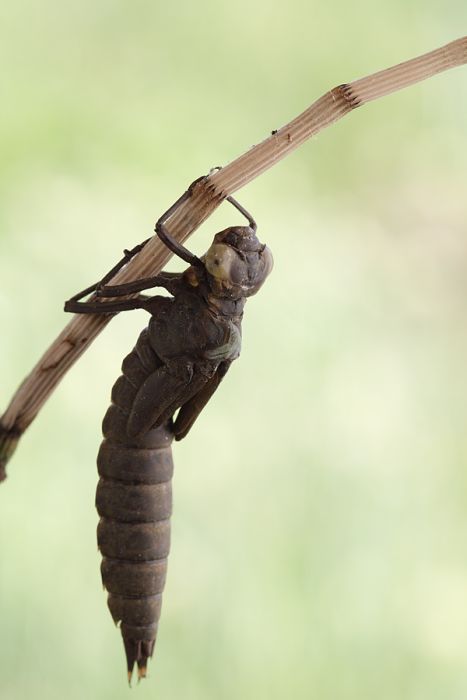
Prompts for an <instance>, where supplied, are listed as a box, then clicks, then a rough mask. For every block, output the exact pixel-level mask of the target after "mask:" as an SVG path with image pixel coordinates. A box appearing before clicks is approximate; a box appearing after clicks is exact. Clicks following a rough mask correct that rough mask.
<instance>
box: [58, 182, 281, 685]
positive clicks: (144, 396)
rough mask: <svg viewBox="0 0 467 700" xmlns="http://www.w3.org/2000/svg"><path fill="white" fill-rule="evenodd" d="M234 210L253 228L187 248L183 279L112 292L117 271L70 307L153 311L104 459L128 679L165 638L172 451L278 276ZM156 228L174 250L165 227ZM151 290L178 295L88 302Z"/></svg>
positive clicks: (126, 367)
mask: <svg viewBox="0 0 467 700" xmlns="http://www.w3.org/2000/svg"><path fill="white" fill-rule="evenodd" d="M189 194H190V191H188V193H187V195H185V196H189ZM231 201H232V202H234V200H231ZM235 206H237V208H239V209H240V211H242V213H243V214H245V215H246V216H247V217H248V218H249V221H250V223H251V225H250V226H247V227H241V226H237V227H232V228H229V229H226V230H225V231H222V232H221V233H218V234H216V236H215V238H214V242H213V244H212V245H211V247H210V248H209V250H208V252H207V253H206V255H205V256H204V257H203V258H201V259H198V258H196V257H195V256H192V255H191V254H190V253H189V252H188V251H186V249H184V248H182V249H181V257H184V259H187V260H193V263H192V264H191V266H190V267H189V268H188V269H187V270H185V272H184V273H167V272H162V273H160V274H159V275H157V276H156V277H153V278H148V279H145V280H137V281H135V282H133V283H128V284H126V285H120V286H114V287H106V286H105V280H106V279H107V278H109V277H111V276H112V274H114V272H115V270H116V269H120V267H121V264H122V263H119V265H117V267H116V268H114V269H113V270H112V271H111V272H110V273H109V274H108V275H107V276H106V278H104V282H103V283H101V284H98V285H93V287H90V288H87V289H86V290H84V291H83V292H80V293H78V294H77V295H75V297H73V298H72V299H70V300H69V301H68V302H66V304H65V309H66V310H67V311H73V312H78V313H106V312H107V313H109V312H110V313H112V312H118V311H123V310H127V309H135V308H143V309H145V310H146V311H148V312H149V313H150V314H151V319H150V321H149V324H148V327H147V329H146V330H144V331H143V332H142V333H141V335H140V337H139V339H138V342H137V344H136V346H135V348H134V349H133V351H132V352H131V353H130V354H129V355H127V357H126V358H125V360H124V361H123V365H122V375H121V376H120V377H119V378H118V379H117V381H116V382H115V384H114V387H113V389H112V404H111V406H110V407H109V409H108V411H107V413H106V415H105V418H104V421H103V433H104V441H103V442H102V445H101V447H100V450H99V455H98V460H97V462H98V470H99V475H100V480H99V484H98V487H97V495H96V506H97V510H98V513H99V516H100V521H99V526H98V531H97V536H98V545H99V549H100V551H101V553H102V556H103V561H102V568H101V571H102V581H103V583H104V586H105V588H106V589H107V591H108V593H109V596H108V605H109V608H110V612H111V613H112V617H113V619H114V620H115V622H116V623H119V624H120V627H121V632H122V636H123V641H124V645H125V652H126V657H127V667H128V678H129V680H131V675H132V671H133V667H134V665H135V663H136V664H137V666H138V677H139V678H141V677H144V676H145V675H146V666H147V660H148V658H149V657H150V656H151V655H152V652H153V649H154V644H155V639H156V634H157V627H158V622H159V616H160V610H161V598H162V592H163V590H164V584H165V578H166V571H167V557H168V554H169V547H170V516H171V512H172V492H171V479H172V473H173V463H172V455H171V442H172V440H173V439H175V440H181V439H182V438H184V437H185V435H186V434H187V433H188V431H189V430H190V428H191V426H192V425H193V423H194V421H195V420H196V418H197V417H198V415H199V413H200V412H201V411H202V409H203V408H204V406H205V405H206V403H207V402H208V401H209V399H210V397H211V396H212V394H213V393H214V391H215V390H216V389H217V387H218V386H219V383H220V381H221V380H222V378H223V377H224V375H225V373H226V372H227V370H228V368H229V366H230V364H231V363H232V361H233V360H235V359H236V358H237V357H238V356H239V354H240V348H241V320H242V316H243V308H244V305H245V301H246V299H247V297H249V296H251V295H252V294H255V293H256V292H257V291H258V289H259V288H260V287H261V285H262V284H263V282H264V280H265V278H266V276H267V275H268V274H269V272H270V271H271V268H272V256H271V253H270V251H269V250H268V249H267V248H266V246H264V245H262V244H261V243H260V242H259V241H258V239H257V237H256V233H255V231H256V224H254V221H253V219H251V217H250V216H249V215H248V213H247V212H246V211H245V210H244V209H243V208H242V207H240V205H238V203H235ZM169 211H170V210H169ZM163 218H164V217H162V219H163ZM156 230H158V232H159V235H162V237H163V240H164V241H166V242H168V244H169V245H170V246H172V248H171V249H174V250H175V251H177V250H178V248H177V244H176V243H174V242H173V241H172V239H170V236H169V235H168V234H167V232H166V231H165V230H164V228H163V225H162V224H160V222H159V223H158V225H157V226H156ZM140 248H141V245H140V246H137V247H136V248H135V249H133V251H130V253H129V254H130V255H131V253H132V252H134V251H136V250H138V249H140ZM124 262H125V259H124V260H123V263H124ZM155 286H159V287H163V288H165V289H166V290H167V291H168V292H169V293H170V294H171V297H166V296H165V297H163V296H154V297H146V296H143V295H138V296H136V297H134V296H133V297H132V298H131V299H126V300H123V301H115V300H114V301H104V300H102V301H101V300H97V301H89V302H81V301H80V299H81V298H82V297H83V296H85V295H86V294H87V293H89V292H90V291H91V290H92V289H96V290H97V295H98V296H100V297H121V296H125V295H128V294H133V293H134V292H138V291H141V290H143V289H149V288H151V287H155Z"/></svg>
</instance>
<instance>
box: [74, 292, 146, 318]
mask: <svg viewBox="0 0 467 700" xmlns="http://www.w3.org/2000/svg"><path fill="white" fill-rule="evenodd" d="M146 302H147V298H146V297H142V296H140V297H136V298H135V299H125V300H123V301H102V302H101V301H77V300H76V299H74V298H72V299H69V300H68V301H66V302H65V307H64V310H65V311H68V312H70V313H74V314H114V313H118V312H119V311H132V310H133V309H144V308H146Z"/></svg>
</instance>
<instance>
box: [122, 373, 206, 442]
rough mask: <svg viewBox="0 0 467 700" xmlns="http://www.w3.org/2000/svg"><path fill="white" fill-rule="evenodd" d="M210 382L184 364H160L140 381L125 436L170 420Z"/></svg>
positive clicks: (141, 433) (142, 431) (133, 435)
mask: <svg viewBox="0 0 467 700" xmlns="http://www.w3.org/2000/svg"><path fill="white" fill-rule="evenodd" d="M206 381H209V380H208V379H207V377H206V376H205V375H204V374H202V373H201V372H197V371H196V370H194V368H193V365H192V364H191V363H187V362H186V361H182V362H172V363H170V364H165V365H162V367H159V368H158V369H157V370H156V371H155V372H153V373H152V374H150V375H149V377H148V378H147V379H146V380H145V381H144V382H143V384H142V386H141V387H140V389H139V390H138V393H137V394H136V397H135V400H134V402H133V406H132V409H131V413H130V416H129V418H128V425H127V433H128V435H129V436H130V437H131V438H134V437H138V436H140V435H144V434H145V433H146V432H147V431H148V430H150V429H151V428H153V427H157V426H158V425H160V424H161V423H163V422H165V421H167V420H169V419H170V418H171V417H172V414H173V413H174V412H175V411H176V409H177V408H179V406H182V405H183V404H184V403H186V402H187V401H188V400H189V399H190V398H191V397H192V396H193V395H194V394H195V393H197V392H199V391H200V389H201V388H202V386H203V385H204V384H205V383H206Z"/></svg>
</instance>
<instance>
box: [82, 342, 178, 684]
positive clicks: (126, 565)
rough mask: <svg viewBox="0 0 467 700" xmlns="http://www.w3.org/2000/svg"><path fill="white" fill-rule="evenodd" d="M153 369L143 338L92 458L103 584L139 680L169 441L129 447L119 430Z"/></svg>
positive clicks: (160, 549) (152, 599) (152, 634)
mask: <svg viewBox="0 0 467 700" xmlns="http://www.w3.org/2000/svg"><path fill="white" fill-rule="evenodd" d="M160 364H161V363H160V360H159V359H158V358H157V356H156V355H155V353H154V352H153V351H152V350H151V348H150V345H149V342H148V334H147V331H146V330H145V331H143V333H142V334H141V335H140V338H139V340H138V343H137V345H136V348H135V349H134V350H133V352H131V353H130V354H129V355H128V356H127V357H126V358H125V360H124V362H123V367H122V371H123V374H122V375H121V376H120V377H119V378H118V380H117V382H116V383H115V385H114V388H113V390H112V401H113V403H112V404H111V406H110V407H109V409H108V411H107V413H106V416H105V418H104V422H103V433H104V441H103V442H102V444H101V447H100V450H99V454H98V457H97V466H98V471H99V475H100V480H99V484H98V486H97V493H96V507H97V511H98V513H99V515H100V521H99V525H98V528H97V541H98V546H99V549H100V551H101V554H102V556H103V560H102V567H101V573H102V582H103V584H104V586H105V588H106V589H107V591H108V593H109V595H108V605H109V609H110V612H111V614H112V617H113V619H114V621H115V622H116V623H120V627H121V632H122V636H123V641H124V644H125V650H126V653H127V657H128V659H132V660H133V663H134V661H136V662H137V663H138V666H139V669H141V675H144V669H145V667H146V663H147V659H148V657H150V656H151V655H152V652H153V649H154V642H155V639H156V635H157V624H158V621H159V616H160V610H161V601H162V591H163V589H164V584H165V577H166V570H167V556H168V554H169V548H170V516H171V513H172V489H171V479H172V473H173V462H172V450H171V447H170V445H171V442H172V438H173V435H172V433H171V432H170V430H169V429H168V427H167V426H163V425H162V426H160V427H159V428H155V429H153V430H149V431H148V432H147V433H145V434H144V435H143V436H140V437H135V438H133V439H129V438H128V435H127V430H126V427H127V422H128V416H129V413H130V410H131V406H132V404H133V402H134V398H135V396H136V393H137V391H138V389H139V388H140V386H141V384H142V383H143V382H144V380H145V379H146V378H147V377H148V376H149V375H150V374H151V373H152V372H154V370H156V369H157V367H158V366H160ZM132 665H133V664H132Z"/></svg>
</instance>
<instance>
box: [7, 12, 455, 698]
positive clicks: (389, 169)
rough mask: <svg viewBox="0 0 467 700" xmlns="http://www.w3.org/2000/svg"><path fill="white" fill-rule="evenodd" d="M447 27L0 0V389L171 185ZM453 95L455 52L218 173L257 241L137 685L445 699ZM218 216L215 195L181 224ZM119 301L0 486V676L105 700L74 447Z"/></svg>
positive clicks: (102, 367)
mask: <svg viewBox="0 0 467 700" xmlns="http://www.w3.org/2000/svg"><path fill="white" fill-rule="evenodd" d="M466 27H467V6H466V4H465V2H464V1H462V2H461V0H447V1H446V0H444V1H443V2H440V1H438V2H433V3H430V5H429V6H427V4H426V2H422V0H413V1H412V2H410V3H407V2H402V1H401V0H393V2H391V3H389V2H385V3H370V2H369V1H368V0H360V1H358V0H357V1H356V2H353V3H350V4H349V3H348V2H344V1H343V0H338V1H337V2H334V3H329V2H318V1H317V0H311V2H310V0H307V2H305V1H303V0H289V2H287V3H284V4H277V5H274V4H271V3H270V2H264V1H263V0H258V2H256V3H253V4H252V3H250V2H246V1H243V2H236V3H226V2H217V3H214V2H207V1H206V0H198V1H197V2H187V1H186V0H182V1H181V2H178V3H174V4H173V5H170V4H169V3H161V2H152V3H150V2H147V1H146V2H143V1H141V0H136V1H134V2H131V3H130V2H123V1H122V0H116V1H114V2H109V1H107V2H106V1H102V2H97V3H94V2H89V0H82V2H80V3H74V4H70V3H59V2H58V1H57V0H44V1H43V2H41V3H36V2H32V1H31V0H20V1H19V2H17V3H15V4H13V3H4V4H3V6H2V8H1V9H0V57H1V65H2V71H1V77H0V101H1V110H0V152H1V158H0V193H1V195H0V197H1V207H0V280H1V285H0V318H1V329H2V330H1V344H0V404H1V408H2V409H3V408H5V407H6V405H7V403H8V401H9V399H10V396H11V394H12V393H13V391H14V390H15V389H16V387H17V385H18V383H19V382H20V380H22V378H23V377H24V375H25V374H26V373H27V372H29V370H30V369H31V368H32V366H33V364H35V362H36V361H37V360H38V359H39V357H40V355H41V354H42V353H43V351H44V350H45V349H46V347H47V346H48V344H49V343H50V342H51V341H52V340H53V339H54V338H55V337H56V335H57V334H58V333H59V331H61V329H62V327H63V325H64V323H65V322H66V321H67V320H68V319H67V318H65V316H64V315H63V313H62V305H63V300H64V299H66V298H68V297H69V296H70V295H71V294H72V293H74V292H75V291H76V290H78V289H81V288H83V287H84V286H86V285H87V284H89V283H91V282H93V281H94V280H95V279H97V278H99V277H101V276H102V273H103V272H104V271H106V270H107V269H108V268H109V267H110V266H111V264H113V262H114V261H116V260H117V259H118V258H119V256H120V252H121V250H122V249H123V248H124V247H127V246H128V247H129V246H131V245H134V244H135V243H137V242H138V241H140V240H142V239H144V238H146V237H147V236H148V235H150V233H151V231H152V227H153V223H154V221H155V220H156V219H157V217H158V215H159V214H160V213H161V212H162V211H163V210H165V208H167V207H168V206H169V205H170V204H171V203H172V202H173V201H174V200H175V199H176V198H177V197H178V196H179V194H180V193H181V192H182V191H183V190H184V189H185V187H186V186H187V185H188V183H189V182H191V180H193V179H194V178H195V177H198V176H199V175H200V174H202V173H205V172H207V171H208V170H209V169H210V168H211V167H212V166H214V165H218V164H225V163H226V162H228V161H229V160H232V159H233V158H234V157H236V156H237V155H239V154H240V153H241V152H242V151H244V150H245V149H246V148H248V147H249V146H250V145H251V144H253V143H257V142H258V141H260V140H262V139H263V138H264V137H265V136H266V135H267V134H268V132H270V131H271V130H272V129H274V128H278V127H279V126H281V125H282V124H283V123H285V122H286V121H288V120H289V119H290V118H292V117H294V116H295V115H296V114H298V113H299V112H300V111H302V110H303V109H304V108H306V107H307V106H308V105H309V104H310V103H311V102H312V101H313V100H314V99H316V98H317V97H319V96H320V95H321V94H322V93H324V92H326V91H327V90H328V89H330V88H331V87H332V86H334V85H336V84H339V83H342V82H345V81H349V80H352V79H354V78H357V77H360V76H361V75H364V74H367V73H370V72H372V71H375V70H378V69H380V68H385V67H387V66H389V65H392V64H394V63H397V62H399V61H401V60H405V59H406V58H410V57H412V56H415V55H417V54H420V53H423V52H425V51H428V50H430V49H433V48H436V47H438V46H441V45H442V44H444V43H446V42H448V41H450V40H452V39H455V38H457V37H459V36H461V35H463V34H466V33H467V32H466ZM466 112H467V69H466V68H464V69H457V70H454V71H451V72H449V73H446V74H443V75H441V76H438V77H436V78H434V79H432V80H430V81H427V82H425V83H423V84H421V85H418V86H415V87H413V88H411V89H409V90H406V91H404V92H403V93H399V94H397V95H395V96H391V97H388V98H386V99H384V100H381V101H379V102H377V103H374V104H372V105H369V106H367V107H365V108H364V109H362V110H358V111H357V112H355V113H353V114H352V115H350V116H349V117H348V118H346V119H344V120H343V121H341V122H339V123H338V124H337V125H335V126H333V127H331V128H330V129H328V130H327V131H325V132H323V133H322V134H321V135H320V136H319V137H317V138H316V139H314V140H313V141H312V142H310V143H308V144H306V145H305V146H304V147H302V148H301V149H300V150H299V151H297V152H295V153H294V154H293V155H292V156H290V157H289V158H287V159H286V160H285V161H282V163H280V164H279V165H277V166H276V167H275V168H273V169H272V170H270V171H269V172H267V173H266V174H264V175H263V176H262V177H261V178H260V179H259V180H257V181H255V182H254V183H252V184H251V185H249V186H248V187H247V188H245V189H244V190H243V191H242V192H241V193H239V195H238V197H239V200H240V201H241V202H242V203H243V204H244V205H245V206H246V207H247V208H249V209H251V211H252V212H253V213H254V215H255V217H256V219H257V221H258V223H259V231H260V236H261V238H262V240H264V241H267V243H268V244H269V245H270V247H271V248H272V250H273V252H274V255H275V263H276V265H275V270H274V274H273V275H272V276H271V278H270V279H269V281H268V282H267V284H266V285H265V286H264V288H263V290H262V292H261V294H259V295H258V296H257V297H255V298H254V299H252V300H251V301H250V302H249V303H248V305H247V309H246V315H245V321H244V346H243V354H242V358H241V360H240V361H239V362H238V363H237V365H236V366H234V367H233V368H232V370H231V373H230V374H229V376H228V378H227V379H226V381H225V384H223V386H222V388H221V390H219V392H218V394H217V395H216V396H215V398H214V399H213V400H212V402H211V403H210V404H209V407H208V408H207V409H206V410H205V413H204V415H203V417H202V419H200V420H199V422H198V423H197V425H196V429H194V430H193V432H192V434H190V437H189V439H187V440H186V441H185V442H182V443H181V444H179V445H177V446H176V449H175V461H176V477H175V484H174V486H175V492H174V493H175V513H174V518H173V543H172V554H171V557H170V566H169V576H168V582H167V586H166V594H165V599H164V606H163V615H162V621H161V625H160V633H159V639H158V642H157V647H156V654H155V658H154V660H153V662H152V664H151V666H150V677H149V679H148V680H147V681H146V682H144V683H141V684H140V686H139V687H138V688H137V690H135V689H134V690H133V691H132V692H133V693H135V692H136V693H137V694H138V697H139V698H149V697H151V698H153V697H158V698H167V699H171V700H172V699H178V698H183V699H184V700H198V699H201V698H202V699H203V700H208V699H210V698H215V699H216V700H218V699H219V698H222V699H224V698H225V699H231V698H232V699H233V698H245V699H247V698H248V699H250V698H251V699H255V700H256V699H257V698H268V700H274V699H275V698H281V699H282V698H284V697H292V698H296V699H302V698H319V700H328V699H329V700H341V699H342V700H354V699H355V700H357V699H358V700H361V699H362V698H364V699H366V698H368V699H369V698H375V697H377V698H379V699H380V700H386V699H387V700H393V698H401V699H404V700H405V699H407V700H409V699H410V700H422V699H423V700H431V699H433V700H434V699H435V698H436V699H439V698H443V700H460V699H461V698H462V699H465V698H466V697H467V472H466V469H465V466H466V465H465V463H466V457H467V440H466V421H467V398H466V392H467V378H466V371H465V369H466V354H467V328H466V324H465V317H466V312H467V300H466V291H467V285H466V274H465V269H466V266H467V237H466V233H467V231H466V228H467V226H466V221H467V198H466V189H465V184H466V160H467V129H466ZM235 221H237V215H236V214H235V212H233V211H232V210H231V209H230V208H229V207H227V206H224V207H222V208H221V210H220V211H218V212H216V213H215V215H214V216H213V217H212V218H211V219H210V220H209V221H208V222H207V224H206V225H205V226H204V227H203V229H202V230H201V231H199V232H197V233H196V234H195V236H194V237H193V238H192V239H190V243H189V245H190V247H191V248H192V249H193V250H194V251H196V252H197V253H199V254H201V253H202V252H203V251H204V250H205V249H206V247H207V246H208V245H209V242H210V240H211V238H212V235H213V233H214V232H215V231H216V230H220V229H221V228H222V227H224V226H226V225H230V224H231V223H234V222H235ZM173 267H174V268H175V267H177V266H176V265H175V264H174V265H173ZM178 267H179V266H178ZM145 322H146V315H145V314H144V312H134V313H132V314H124V315H121V316H120V317H118V318H117V319H116V320H114V321H113V322H112V323H111V324H110V325H109V326H108V327H107V329H106V330H105V332H104V333H103V334H102V335H101V336H100V338H99V339H98V340H97V341H96V342H95V343H94V345H93V346H92V347H91V349H90V350H89V351H88V352H87V353H86V354H85V356H84V357H83V358H82V359H81V360H80V362H79V363H78V364H77V365H76V366H75V367H74V368H73V369H72V371H70V372H69V374H68V375H67V377H66V379H65V380H64V381H63V383H62V384H61V385H60V387H59V388H58V390H57V391H56V392H55V394H54V395H53V397H52V398H51V399H50V400H49V402H48V403H47V405H46V406H45V408H44V409H43V411H42V412H41V413H40V415H39V417H38V419H37V420H36V422H35V423H34V424H33V426H32V427H31V428H30V430H29V431H28V433H27V435H26V437H25V438H24V440H23V442H22V443H21V445H20V448H19V450H18V452H17V454H16V455H15V457H14V460H13V461H12V463H11V465H10V470H9V478H8V480H7V482H6V483H5V484H3V485H2V486H1V488H0V551H1V554H0V697H1V698H5V699H8V700H25V699H28V698H41V699H42V698H44V699H47V700H55V699H58V698H60V699H61V698H63V697H66V698H68V699H69V700H75V699H76V700H77V699H81V698H84V697H86V698H98V699H103V700H104V699H107V698H109V699H110V698H112V699H120V698H127V697H128V693H129V691H128V689H127V686H126V674H125V666H124V655H123V645H122V642H121V639H120V635H119V632H118V631H117V630H116V629H115V628H114V626H113V624H112V622H111V618H110V614H109V613H108V611H107V608H106V602H105V595H104V593H103V592H102V588H101V584H100V578H99V570H98V569H99V556H98V553H97V551H96V544H95V527H96V523H97V516H96V513H95V510H94V505H93V501H94V490H95V484H96V468H95V454H96V451H97V448H98V445H99V442H100V420H101V416H102V415H103V413H104V411H105V409H106V406H107V403H108V400H109V393H110V387H111V384H112V382H113V380H114V379H115V378H116V376H117V375H118V373H119V367H120V363H121V359H122V357H123V356H124V355H125V354H126V353H127V352H128V351H129V349H130V348H131V347H132V344H133V342H134V341H135V339H136V337H137V334H138V332H139V330H140V329H141V328H142V327H143V326H144V324H145Z"/></svg>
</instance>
